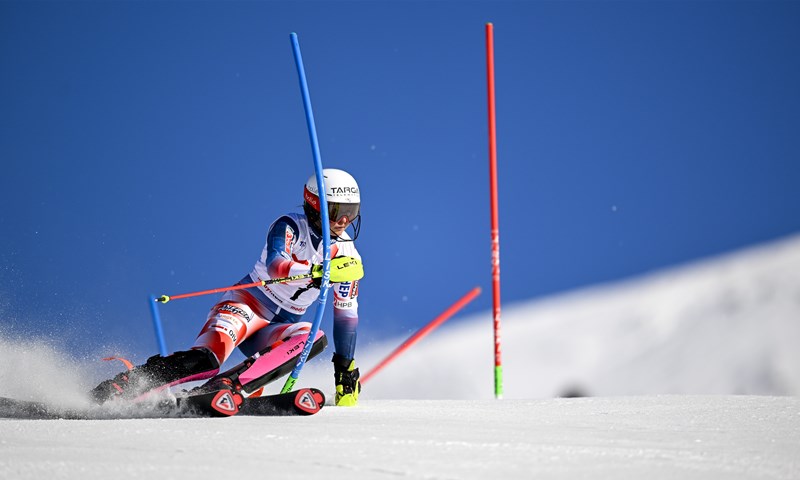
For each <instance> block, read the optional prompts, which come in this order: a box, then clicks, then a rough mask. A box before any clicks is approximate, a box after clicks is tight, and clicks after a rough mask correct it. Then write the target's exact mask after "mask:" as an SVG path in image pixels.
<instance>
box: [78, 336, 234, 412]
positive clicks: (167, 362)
mask: <svg viewBox="0 0 800 480" xmlns="http://www.w3.org/2000/svg"><path fill="white" fill-rule="evenodd" d="M217 371H219V362H218V361H217V357H216V356H214V354H212V353H211V352H210V351H208V350H205V349H195V350H187V351H183V352H175V353H173V354H172V355H168V356H166V357H162V356H161V355H154V356H152V357H150V358H148V359H147V362H145V364H144V365H139V366H138V367H136V368H134V369H132V370H129V371H127V372H122V373H120V374H118V375H117V376H115V377H114V378H112V379H110V380H105V381H103V382H101V383H100V384H99V385H98V386H96V387H95V388H94V389H92V391H91V396H92V398H93V399H94V400H95V401H96V402H97V403H105V402H107V401H108V400H111V399H112V398H115V397H121V398H126V399H128V398H135V397H137V396H139V395H141V394H143V393H145V392H147V391H149V390H152V389H154V388H157V387H161V386H164V385H170V384H172V383H173V382H176V381H177V380H182V379H187V381H188V379H189V378H190V377H193V376H198V377H199V378H208V377H210V376H213V375H214V374H216V373H217ZM202 374H207V375H202ZM199 378H198V379H199Z"/></svg>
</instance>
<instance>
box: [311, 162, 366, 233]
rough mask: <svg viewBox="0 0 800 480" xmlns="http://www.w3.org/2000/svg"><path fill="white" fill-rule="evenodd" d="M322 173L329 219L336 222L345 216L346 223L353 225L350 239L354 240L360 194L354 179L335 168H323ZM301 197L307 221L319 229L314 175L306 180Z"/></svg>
mask: <svg viewBox="0 0 800 480" xmlns="http://www.w3.org/2000/svg"><path fill="white" fill-rule="evenodd" d="M322 175H323V177H324V178H325V200H326V201H327V202H328V218H329V220H330V221H331V222H336V221H338V220H340V219H341V218H343V217H345V218H346V219H347V221H348V223H349V224H350V225H353V230H354V235H353V238H352V240H355V239H356V237H358V232H359V231H360V230H361V213H360V212H361V194H360V192H359V189H358V184H357V183H356V179H355V178H353V176H352V175H350V174H349V173H347V172H345V171H344V170H338V169H336V168H325V169H323V170H322ZM303 199H304V200H305V201H304V202H303V210H304V211H305V213H306V216H307V217H308V220H309V223H310V224H311V225H312V226H314V228H316V229H317V230H318V231H321V223H320V213H319V204H320V202H319V189H318V188H317V177H316V175H312V176H311V177H310V178H309V179H308V181H307V182H306V185H305V189H304V192H303ZM338 240H341V239H338Z"/></svg>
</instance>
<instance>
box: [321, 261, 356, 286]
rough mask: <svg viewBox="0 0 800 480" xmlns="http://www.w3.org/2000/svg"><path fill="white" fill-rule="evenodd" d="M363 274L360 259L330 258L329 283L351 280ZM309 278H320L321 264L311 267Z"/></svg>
mask: <svg viewBox="0 0 800 480" xmlns="http://www.w3.org/2000/svg"><path fill="white" fill-rule="evenodd" d="M363 276H364V266H363V265H362V264H361V260H359V259H357V258H353V257H336V258H334V259H332V260H331V278H330V281H331V283H341V282H352V281H355V280H360V279H361V278H362V277H363ZM311 278H312V279H314V280H316V279H321V278H322V265H314V266H312V267H311Z"/></svg>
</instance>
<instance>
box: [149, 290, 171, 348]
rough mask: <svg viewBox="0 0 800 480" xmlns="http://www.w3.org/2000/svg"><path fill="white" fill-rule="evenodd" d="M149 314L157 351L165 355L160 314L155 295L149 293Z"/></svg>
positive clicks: (165, 344) (165, 345)
mask: <svg viewBox="0 0 800 480" xmlns="http://www.w3.org/2000/svg"><path fill="white" fill-rule="evenodd" d="M150 314H151V315H152V316H153V329H154V330H155V332H156V342H158V353H160V354H161V356H162V357H166V356H167V342H166V341H165V340H164V329H163V328H161V315H159V313H158V304H157V301H156V296H155V295H150Z"/></svg>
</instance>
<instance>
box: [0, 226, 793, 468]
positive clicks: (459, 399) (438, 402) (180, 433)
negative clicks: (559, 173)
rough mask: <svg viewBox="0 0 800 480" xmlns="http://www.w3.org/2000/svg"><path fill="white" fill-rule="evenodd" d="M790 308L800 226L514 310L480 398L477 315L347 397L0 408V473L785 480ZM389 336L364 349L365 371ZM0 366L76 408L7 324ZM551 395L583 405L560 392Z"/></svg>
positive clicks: (19, 387)
mask: <svg viewBox="0 0 800 480" xmlns="http://www.w3.org/2000/svg"><path fill="white" fill-rule="evenodd" d="M454 300H455V299H454ZM446 307H447V305H442V306H441V310H444V309H445V308H446ZM799 319H800V237H793V238H788V239H785V240H783V241H780V242H776V243H772V244H769V245H763V246H761V247H758V248H753V249H749V250H746V251H743V252H737V253H735V254H731V255H727V256H724V257H720V258H716V259H712V260H708V261H704V262H702V263H698V264H694V265H687V266H685V267H682V268H678V269H673V270H668V271H663V272H655V273H653V274H652V275H649V276H646V277H643V278H638V279H631V280H629V281H626V282H622V283H619V284H614V285H605V286H599V287H596V288H592V289H588V290H585V291H581V292H574V293H570V294H567V295H563V296H559V297H555V298H550V299H544V300H536V301H531V302H530V303H529V304H518V305H509V306H507V307H506V308H505V310H504V313H503V348H504V352H503V359H504V372H505V398H504V399H503V400H494V399H492V396H493V388H492V385H493V383H492V382H493V380H492V330H491V318H490V315H489V314H488V313H487V314H485V315H480V316H476V317H473V318H466V319H455V320H453V321H452V322H451V323H450V324H446V325H444V326H443V327H442V328H440V330H439V331H437V332H436V333H435V334H433V335H431V336H430V337H428V338H426V339H424V340H422V341H421V342H420V343H418V344H417V345H416V346H415V347H414V348H413V349H412V350H411V351H410V352H409V353H407V354H406V355H404V356H401V357H400V358H399V359H398V360H397V361H396V362H395V363H393V364H391V365H390V366H389V367H387V368H386V369H385V370H383V371H382V372H380V373H379V374H378V375H376V376H375V377H374V379H373V380H371V381H370V382H368V383H367V384H366V385H365V386H364V391H363V394H362V402H361V405H359V407H357V408H353V409H346V408H336V407H326V408H325V409H323V410H322V412H320V413H319V414H318V415H315V416H313V417H303V418H300V417H289V418H285V417H284V418H280V417H277V418H269V417H264V418H253V417H234V418H229V419H169V418H168V419H137V420H102V421H77V420H76V421H69V420H53V421H32V420H4V419H0V478H20V479H27V478H30V479H34V478H43V477H50V478H81V479H88V480H91V479H101V478H102V479H105V478H108V477H109V476H112V475H113V476H115V477H120V476H122V477H124V478H144V477H151V476H157V477H159V478H165V479H169V478H176V479H183V478H186V479H196V478H198V476H202V477H209V476H212V475H214V476H225V477H230V476H254V475H258V476H267V477H277V476H292V477H298V476H299V477H310V476H312V475H320V474H323V475H336V476H343V477H344V476H346V477H348V478H370V479H372V478H396V477H398V476H404V477H408V478H453V479H456V478H476V479H477V478H487V477H490V476H491V477H500V476H502V477H503V478H553V479H574V478H588V477H591V478H643V477H647V478H655V479H662V478H663V479H672V478H702V479H709V478H713V479H717V478H718V479H730V478H752V479H772V478H774V479H796V478H800V463H799V462H798V459H800V455H798V452H800V398H798V397H797V394H798V392H800V358H799V357H800V353H798V349H797V347H796V345H797V343H798V340H800V322H798V320H799ZM402 340H403V339H402V338H401V339H396V340H393V341H390V342H386V343H383V344H374V345H362V346H361V347H360V348H361V350H360V351H361V352H362V353H360V355H359V363H360V365H361V368H362V371H363V372H366V371H368V370H369V369H370V368H371V366H372V365H375V364H376V363H377V362H378V361H379V360H380V359H381V358H382V357H383V356H385V355H386V354H388V353H389V352H390V351H391V350H392V349H393V348H394V347H396V346H397V345H399V344H400V343H401V342H402ZM324 357H327V355H324ZM0 365H1V366H0V395H5V396H14V397H18V398H47V399H50V400H52V401H57V402H59V403H61V404H70V405H79V404H81V403H82V402H85V399H84V398H83V394H82V392H84V391H86V389H87V388H88V387H89V386H91V383H92V382H93V381H94V380H96V378H92V375H96V374H97V372H92V371H89V369H88V367H87V366H86V362H85V361H79V360H75V359H73V358H70V357H69V356H67V355H65V354H64V353H62V352H60V351H59V350H58V349H54V348H53V347H50V346H48V345H46V344H43V343H35V342H33V343H32V342H30V341H22V340H17V339H14V338H13V337H11V336H9V335H3V338H2V339H1V340H0ZM90 379H91V380H90ZM331 383H332V372H331V371H330V362H329V361H328V358H323V360H321V361H320V360H315V361H311V362H310V363H309V364H308V366H307V367H306V370H304V373H303V375H302V376H301V380H300V382H299V384H300V385H316V386H320V387H322V388H324V389H325V390H326V393H328V395H330V394H331V393H332V392H331V388H330V386H331ZM279 387H280V385H275V386H274V387H273V388H274V389H278V388H279ZM562 395H564V396H566V395H570V396H573V395H584V396H585V397H584V398H553V397H558V396H562Z"/></svg>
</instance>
